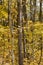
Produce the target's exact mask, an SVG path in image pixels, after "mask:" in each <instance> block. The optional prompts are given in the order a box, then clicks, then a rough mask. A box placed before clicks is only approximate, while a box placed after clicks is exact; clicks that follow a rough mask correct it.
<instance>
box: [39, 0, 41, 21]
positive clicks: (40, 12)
mask: <svg viewBox="0 0 43 65" xmlns="http://www.w3.org/2000/svg"><path fill="white" fill-rule="evenodd" d="M39 20H40V21H41V22H42V0H40V14H39Z"/></svg>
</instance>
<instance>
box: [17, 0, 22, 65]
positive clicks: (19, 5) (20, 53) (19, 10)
mask: <svg viewBox="0 0 43 65" xmlns="http://www.w3.org/2000/svg"><path fill="white" fill-rule="evenodd" d="M17 6H18V16H17V22H18V50H19V65H23V53H22V51H23V50H22V49H23V48H22V47H23V45H22V0H18V1H17Z"/></svg>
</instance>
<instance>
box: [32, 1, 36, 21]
mask: <svg viewBox="0 0 43 65" xmlns="http://www.w3.org/2000/svg"><path fill="white" fill-rule="evenodd" d="M33 11H34V13H33V22H35V14H36V0H34V2H33Z"/></svg>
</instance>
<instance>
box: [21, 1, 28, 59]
mask: <svg viewBox="0 0 43 65" xmlns="http://www.w3.org/2000/svg"><path fill="white" fill-rule="evenodd" d="M22 4H23V8H22V11H23V16H24V20H25V22H26V27H28V22H27V12H26V0H23V2H22ZM22 26H23V24H22ZM26 30H28V29H26ZM22 32H23V50H24V58H26V39H25V33H24V29H22Z"/></svg>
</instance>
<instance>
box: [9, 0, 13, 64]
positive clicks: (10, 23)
mask: <svg viewBox="0 0 43 65" xmlns="http://www.w3.org/2000/svg"><path fill="white" fill-rule="evenodd" d="M11 3H12V1H11V0H8V21H9V28H10V34H11V45H12V47H13V46H14V35H13V26H12V17H11ZM11 56H12V65H14V51H13V49H12V50H11Z"/></svg>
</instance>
